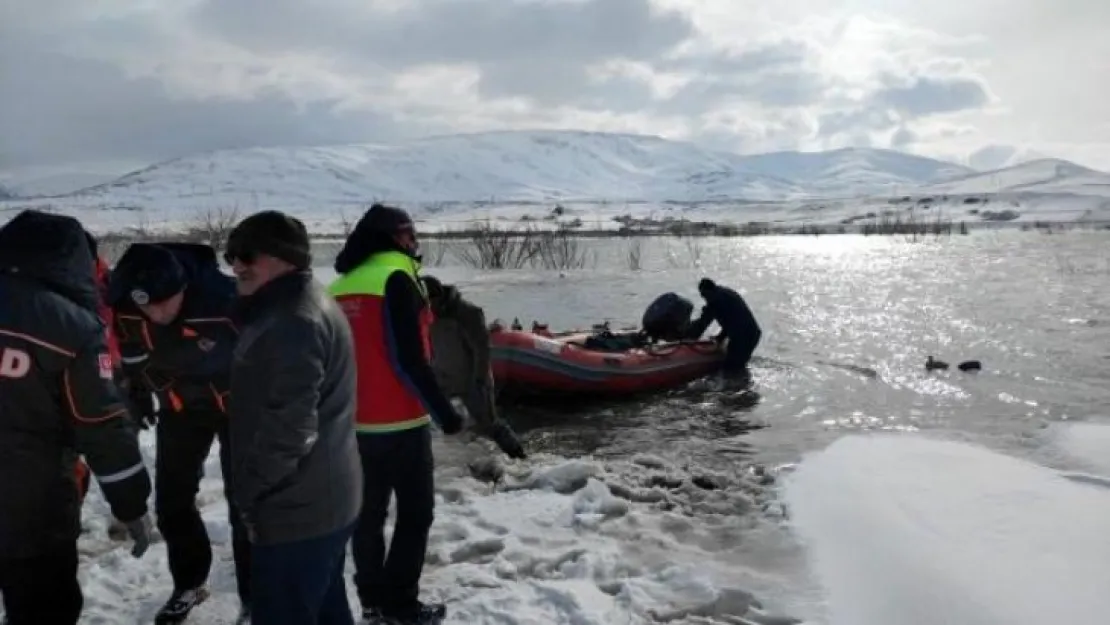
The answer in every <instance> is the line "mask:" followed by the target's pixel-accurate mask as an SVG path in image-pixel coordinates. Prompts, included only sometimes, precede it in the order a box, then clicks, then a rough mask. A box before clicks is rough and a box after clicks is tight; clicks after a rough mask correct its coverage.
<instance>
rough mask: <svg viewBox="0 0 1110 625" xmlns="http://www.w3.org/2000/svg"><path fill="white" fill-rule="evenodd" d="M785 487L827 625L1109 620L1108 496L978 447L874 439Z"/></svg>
mask: <svg viewBox="0 0 1110 625" xmlns="http://www.w3.org/2000/svg"><path fill="white" fill-rule="evenodd" d="M1099 438H1100V439H1101V440H1102V441H1104V442H1105V441H1108V440H1110V436H1107V435H1106V433H1105V432H1099ZM1087 440H1088V442H1090V441H1091V440H1093V439H1087ZM1088 449H1089V447H1088ZM1102 449H1103V454H1104V455H1105V454H1106V452H1107V451H1110V445H1107V446H1104V447H1102ZM787 482H788V484H787V487H786V498H787V505H788V509H789V511H790V512H791V516H792V519H793V524H794V526H795V528H796V531H797V534H798V535H799V536H800V538H801V539H802V540H803V542H804V543H805V544H806V545H807V548H808V551H809V554H810V560H811V562H812V565H813V568H814V572H815V574H816V575H817V576H818V577H819V579H820V581H821V582H822V584H823V585H824V588H825V590H826V593H827V600H828V611H829V622H830V623H832V624H833V625H848V624H851V625H886V624H889V623H898V624H899V625H917V624H921V625H926V624H928V625H936V624H938V623H959V624H960V625H998V624H1002V623H1005V624H1006V625H1025V624H1028V625H1035V624H1036V625H1040V624H1043V623H1101V622H1105V621H1106V618H1107V616H1106V615H1107V614H1110V593H1107V592H1106V580H1107V579H1108V578H1110V535H1108V534H1107V530H1106V520H1107V519H1108V518H1110V494H1108V493H1107V492H1106V490H1105V489H1103V488H1096V487H1092V486H1090V485H1088V484H1084V483H1077V482H1075V481H1072V480H1069V479H1066V478H1065V477H1064V476H1062V475H1061V474H1059V473H1057V472H1056V471H1053V470H1051V469H1047V468H1045V467H1042V466H1040V465H1036V464H1033V463H1030V462H1026V461H1022V460H1019V459H1016V458H1012V457H1009V456H1005V455H1001V454H998V453H994V452H992V451H989V450H986V449H984V448H981V447H976V446H973V445H968V444H964V443H956V442H946V441H938V440H929V439H926V438H920V437H917V436H909V435H901V436H899V435H881V434H876V435H870V436H849V437H845V438H842V439H839V440H838V441H836V442H835V443H833V444H832V445H830V446H829V447H828V448H827V449H825V450H824V451H821V452H819V453H815V454H813V455H812V456H811V457H808V458H807V459H806V460H805V461H804V462H802V463H801V464H800V465H799V467H798V468H797V471H796V473H795V474H794V475H792V476H791V477H790V478H789V479H788V480H787Z"/></svg>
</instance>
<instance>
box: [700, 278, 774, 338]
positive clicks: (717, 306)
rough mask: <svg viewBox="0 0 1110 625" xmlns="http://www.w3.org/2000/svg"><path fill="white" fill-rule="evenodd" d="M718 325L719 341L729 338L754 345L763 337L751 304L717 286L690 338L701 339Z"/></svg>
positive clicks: (725, 287)
mask: <svg viewBox="0 0 1110 625" xmlns="http://www.w3.org/2000/svg"><path fill="white" fill-rule="evenodd" d="M714 321H716V322H717V325H719V326H721V333H720V335H718V337H717V338H718V340H723V339H725V338H729V339H731V341H732V342H736V343H747V344H753V345H754V344H755V343H758V342H759V339H760V337H762V336H763V331H762V330H761V329H760V328H759V322H758V321H756V320H755V315H753V314H752V310H751V308H749V307H748V303H747V302H745V301H744V298H743V297H741V296H740V294H739V293H737V292H736V291H735V290H733V289H730V288H728V287H727V286H720V285H717V286H715V287H714V288H713V290H712V291H711V292H710V293H708V294H707V295H706V296H705V306H702V309H701V315H700V316H699V317H698V318H697V319H695V320H694V321H693V323H691V324H690V329H689V331H688V332H687V338H692V339H696V338H700V337H701V335H702V333H703V332H705V330H706V329H707V328H708V327H709V325H710V324H711V323H713V322H714Z"/></svg>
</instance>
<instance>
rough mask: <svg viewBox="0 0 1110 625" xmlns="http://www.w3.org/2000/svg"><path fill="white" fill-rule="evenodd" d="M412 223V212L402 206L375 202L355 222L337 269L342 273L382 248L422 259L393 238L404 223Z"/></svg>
mask: <svg viewBox="0 0 1110 625" xmlns="http://www.w3.org/2000/svg"><path fill="white" fill-rule="evenodd" d="M411 223H412V220H411V219H410V218H409V216H408V213H406V212H404V211H403V210H401V209H399V208H393V207H391V206H383V205H381V204H375V205H373V206H371V207H370V210H368V211H366V213H365V214H364V215H363V216H362V218H361V219H359V220H358V223H357V224H355V227H354V230H352V231H351V234H350V235H349V236H348V237H347V240H346V241H345V242H344V243H343V249H341V250H339V254H337V255H336V257H335V265H334V269H335V272H336V273H338V274H340V275H342V274H345V273H348V272H350V271H351V270H353V269H354V268H356V267H358V266H359V265H361V264H362V263H364V262H366V259H367V258H370V257H371V256H372V255H374V254H377V253H379V252H401V253H402V254H405V255H406V256H410V257H412V258H414V259H416V260H417V261H419V260H420V257H419V256H417V255H414V254H412V253H410V252H409V251H408V250H406V249H404V248H403V247H401V246H400V245H397V242H396V241H394V238H393V235H394V233H396V232H397V228H398V227H399V226H400V225H402V224H411Z"/></svg>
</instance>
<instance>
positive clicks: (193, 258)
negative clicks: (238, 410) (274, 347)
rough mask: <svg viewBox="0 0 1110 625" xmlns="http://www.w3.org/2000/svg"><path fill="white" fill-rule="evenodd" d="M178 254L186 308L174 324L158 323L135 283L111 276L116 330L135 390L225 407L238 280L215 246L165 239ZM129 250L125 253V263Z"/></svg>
mask: <svg viewBox="0 0 1110 625" xmlns="http://www.w3.org/2000/svg"><path fill="white" fill-rule="evenodd" d="M160 245H161V246H162V247H165V248H167V249H169V250H170V251H171V252H173V253H174V255H175V256H177V258H178V260H179V261H180V262H181V265H182V266H183V267H184V268H185V273H186V276H187V279H188V282H187V286H186V288H185V299H184V302H183V303H182V307H181V313H180V314H178V316H177V319H176V320H175V321H174V322H173V323H171V324H169V325H164V326H163V325H158V324H155V323H151V322H150V321H148V320H147V318H146V317H144V316H143V314H142V313H141V312H139V309H138V306H136V305H135V304H134V302H132V301H131V300H130V298H126V297H122V296H121V295H120V294H121V293H128V292H130V290H131V285H128V284H125V283H123V282H126V280H125V277H124V276H122V275H121V272H119V271H117V272H115V273H113V276H112V292H113V297H112V299H111V304H112V306H113V309H114V311H115V315H114V317H115V322H114V323H115V326H116V334H117V336H118V339H119V345H120V355H121V357H122V360H123V372H124V375H125V376H126V378H127V380H128V381H129V382H130V384H131V386H132V389H133V392H146V393H151V392H153V393H156V394H157V395H158V398H159V400H160V402H163V404H167V403H168V404H169V405H168V406H166V405H163V406H162V410H163V411H167V410H168V411H173V412H194V411H200V412H218V413H224V412H226V402H227V393H228V390H229V388H230V384H231V355H232V352H233V351H234V349H235V342H236V340H237V339H238V335H239V333H238V330H237V329H236V327H235V324H234V323H233V322H232V320H231V317H232V309H233V307H234V305H235V298H236V293H235V280H234V279H232V278H231V277H230V276H228V275H226V274H224V273H223V272H221V271H220V266H219V261H218V260H217V259H216V252H215V250H213V249H212V248H211V247H210V246H207V245H197V244H191V243H162V244H160ZM126 260H127V255H126V254H125V255H124V257H123V258H121V259H120V263H121V264H123V263H125V262H126Z"/></svg>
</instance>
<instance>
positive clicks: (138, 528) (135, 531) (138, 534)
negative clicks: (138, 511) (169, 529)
mask: <svg viewBox="0 0 1110 625" xmlns="http://www.w3.org/2000/svg"><path fill="white" fill-rule="evenodd" d="M124 526H126V527H127V535H128V536H130V537H131V540H132V541H133V542H134V544H133V545H132V547H131V555H132V556H134V557H136V558H141V557H143V554H144V553H146V550H147V549H148V548H150V534H151V532H152V530H153V528H154V521H152V520H151V518H150V515H149V514H144V515H143V516H141V517H139V518H137V519H135V520H134V521H129V522H127V523H125V524H124Z"/></svg>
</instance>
